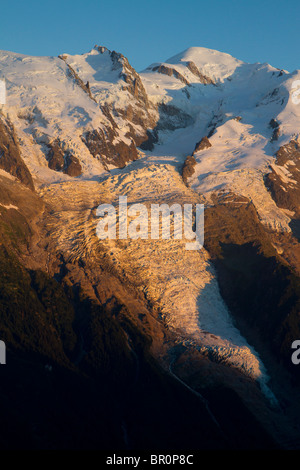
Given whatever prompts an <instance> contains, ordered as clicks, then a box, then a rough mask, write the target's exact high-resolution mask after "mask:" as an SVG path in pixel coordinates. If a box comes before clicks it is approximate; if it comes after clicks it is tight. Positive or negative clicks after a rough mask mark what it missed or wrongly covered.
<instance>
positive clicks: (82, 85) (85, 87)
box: [58, 55, 96, 102]
mask: <svg viewBox="0 0 300 470" xmlns="http://www.w3.org/2000/svg"><path fill="white" fill-rule="evenodd" d="M58 57H59V58H60V59H62V60H63V61H64V62H65V63H66V65H67V67H68V71H69V76H70V77H71V78H72V79H73V80H74V81H75V83H76V84H77V85H78V86H79V87H80V88H81V89H82V90H83V91H84V92H85V93H87V94H88V95H89V97H90V98H91V99H92V100H93V101H95V102H96V100H95V98H94V97H93V95H92V93H91V90H90V85H89V82H87V83H86V84H85V83H84V82H83V81H82V80H81V78H80V77H79V76H78V74H77V73H76V72H75V70H74V69H73V68H72V67H71V65H70V64H68V63H67V61H66V59H67V58H66V56H65V55H59V56H58Z"/></svg>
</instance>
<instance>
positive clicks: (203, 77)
mask: <svg viewBox="0 0 300 470" xmlns="http://www.w3.org/2000/svg"><path fill="white" fill-rule="evenodd" d="M186 66H187V68H188V69H189V70H190V71H191V72H192V73H193V74H194V75H195V76H196V77H198V78H199V80H200V82H201V83H204V85H208V84H210V85H215V82H214V81H213V80H212V79H211V78H209V77H207V76H206V75H204V74H203V73H201V72H200V70H199V69H198V67H197V66H196V65H195V64H194V62H192V61H189V62H187V63H186Z"/></svg>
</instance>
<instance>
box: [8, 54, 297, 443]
mask: <svg viewBox="0 0 300 470" xmlns="http://www.w3.org/2000/svg"><path fill="white" fill-rule="evenodd" d="M0 79H4V80H5V83H6V95H7V99H6V104H4V105H2V106H1V107H0V168H1V169H2V170H1V174H0V190H1V191H0V208H1V217H2V224H3V227H2V226H0V228H1V227H2V229H3V237H4V239H5V246H6V245H7V250H8V251H9V252H12V253H14V254H16V253H17V254H18V258H19V260H20V262H21V265H22V266H23V268H24V269H26V270H28V272H30V273H31V274H30V275H31V276H32V272H33V271H37V270H41V271H43V272H44V273H46V274H47V276H49V277H50V279H56V280H58V281H59V283H60V284H61V285H62V286H63V287H64V288H65V290H66V291H67V290H68V289H73V290H76V289H77V288H79V287H80V289H81V291H82V292H83V294H84V296H85V297H86V298H87V299H88V302H91V303H95V304H96V305H98V306H99V308H100V307H101V308H103V309H104V310H105V312H106V314H108V315H110V314H112V316H113V322H116V325H118V328H120V331H122V334H121V333H120V335H121V336H122V335H123V336H122V340H120V339H118V341H120V344H121V345H122V348H123V347H124V348H125V349H124V350H126V351H127V353H126V354H129V355H132V357H133V362H134V363H135V362H137V364H138V366H137V371H139V361H140V360H141V359H140V356H139V354H140V353H139V352H138V351H139V350H138V347H139V346H138V341H139V340H137V339H136V338H138V335H141V338H143V341H144V343H145V344H147V348H149V351H150V352H151V355H152V356H151V357H154V358H155V360H156V361H157V363H158V364H159V365H160V367H162V368H163V369H164V371H167V373H168V374H170V375H171V376H172V377H173V379H174V378H175V380H177V382H180V383H181V384H182V383H183V384H185V386H187V388H188V389H189V390H190V389H191V388H192V389H193V390H195V389H197V390H198V392H199V390H202V388H203V389H204V390H205V388H206V387H207V389H209V387H211V386H219V385H220V384H222V386H226V387H228V388H230V390H233V391H234V392H235V393H237V394H238V396H239V397H240V398H241V400H242V401H243V403H246V406H247V407H248V408H249V409H250V410H251V412H252V413H254V415H255V416H256V418H257V419H259V420H260V421H261V424H262V426H263V427H264V428H267V430H268V432H270V433H271V434H272V433H273V434H272V436H273V437H274V438H275V440H277V439H279V440H280V439H281V438H282V436H279V434H280V432H279V431H278V429H277V428H276V429H275V430H274V429H273V426H272V423H273V421H274V420H275V421H276V419H279V420H281V419H283V417H282V416H281V415H280V403H281V399H282V395H281V393H282V392H281V389H280V384H281V382H280V381H281V380H282V376H281V375H280V374H281V369H280V367H283V370H284V371H285V372H286V371H288V373H290V364H289V360H290V343H291V341H292V340H293V339H297V335H298V333H299V334H300V325H299V322H298V320H297V318H298V313H299V287H298V286H299V277H298V276H299V273H300V252H299V243H298V240H299V217H300V209H299V196H300V195H299V168H300V166H299V165H300V163H299V161H300V160H299V155H300V150H299V145H300V140H299V135H300V134H299V133H300V105H299V104H297V99H295V97H296V96H297V81H298V80H300V72H298V71H295V72H293V73H289V72H287V71H284V70H278V69H276V68H274V67H272V66H271V65H269V64H260V63H256V64H247V63H245V62H243V61H241V60H238V59H235V58H233V57H232V56H230V55H229V54H225V53H222V52H218V51H214V50H211V49H205V48H201V47H192V48H189V49H187V50H186V51H184V52H182V53H180V54H177V55H175V56H173V57H172V58H170V59H168V60H166V61H165V62H163V63H155V64H152V65H150V66H149V67H147V68H146V69H145V70H144V71H142V72H140V73H138V72H137V71H136V70H134V68H133V67H132V66H131V65H130V64H129V62H128V60H127V59H126V58H125V57H124V56H123V55H122V54H120V53H117V52H115V51H109V50H108V49H106V48H105V47H100V46H95V47H94V48H93V49H92V50H91V51H90V52H87V53H85V54H81V55H70V54H67V53H63V54H61V55H60V56H59V57H31V56H24V55H21V54H16V53H12V52H6V51H2V52H0ZM8 188H13V189H8ZM120 195H126V196H127V197H128V200H129V201H130V203H138V202H140V203H143V204H146V205H147V206H148V207H150V206H151V204H152V203H168V204H171V203H180V204H184V203H193V204H197V203H199V202H201V203H204V205H205V245H204V248H203V249H202V250H200V251H199V252H188V251H186V250H185V244H184V242H183V240H180V241H176V240H163V241H154V242H153V241H151V240H103V241H101V242H99V240H98V238H97V237H96V226H97V221H98V219H97V215H96V208H97V206H98V205H99V204H100V203H102V202H110V203H111V202H113V203H117V201H118V197H119V196H120ZM29 205H30V207H31V209H32V206H34V207H35V210H33V211H32V210H31V209H30V210H28V207H27V206H29ZM13 219H14V220H16V221H17V223H16V225H17V233H18V237H19V238H18V237H17V241H16V240H15V238H14V237H10V235H9V233H10V230H9V229H8V228H7V227H9V228H10V227H11V226H13V225H12V224H13ZM13 227H14V226H13ZM2 229H1V230H2ZM13 230H15V227H14V228H13ZM21 247H22V248H21ZM31 287H32V288H33V287H34V288H36V284H35V283H34V281H32V283H31ZM80 295H81V294H80ZM79 297H80V296H79ZM82 315H83V314H82V312H80V315H79V317H80V321H79V323H80V325H81V323H82V324H83V330H82V331H81V332H80V333H79V334H78V338H77V339H78V344H77V348H79V353H78V354H77V359H76V361H75V362H74V361H73V365H74V364H75V365H76V367H77V366H78V367H80V364H81V362H83V363H84V361H85V359H83V358H84V355H88V354H89V351H90V354H91V357H92V358H95V357H98V356H97V354H98V353H99V355H100V356H101V354H102V353H103V351H102V352H101V353H100V352H99V351H98V350H97V351H96V353H95V350H93V347H96V346H93V344H94V343H93V341H92V340H91V339H90V338H88V333H87V331H90V330H88V329H87V326H86V324H85V320H82V318H83V319H84V315H83V316H82ZM55 318H56V317H55ZM109 318H110V317H109ZM54 323H55V322H54ZM113 325H114V326H113V327H112V329H111V330H110V331H115V330H114V328H115V323H113ZM128 325H131V326H130V327H129V326H128ZM88 328H90V326H89V327H88ZM3 331H6V330H5V328H3ZM118 331H119V330H118ZM133 331H134V332H135V333H133ZM136 332H137V333H136ZM26 334H27V333H26ZM135 334H136V335H137V336H136V337H135ZM131 336H133V337H135V339H136V341H137V343H136V344H135V343H134V342H133V341H132V338H131ZM82 338H83V339H82ZM87 338H88V339H87ZM7 341H8V342H9V336H8V337H7ZM49 341H50V340H49ZM82 342H83V343H84V344H82ZM25 343H26V342H25ZM25 343H24V344H25ZM118 344H119V343H118ZM124 344H125V345H126V347H125V346H124ZM39 347H41V346H39ZM88 348H90V349H88ZM86 350H88V352H86ZM128 351H129V352H128ZM47 354H49V352H47ZM57 354H58V353H57ZM59 354H63V353H59ZM103 354H104V353H103ZM126 354H125V353H124V357H125V356H126ZM100 356H99V357H100ZM60 357H62V356H60ZM61 360H62V359H61ZM64 360H66V361H67V359H64ZM68 360H69V358H68ZM93 360H94V359H93ZM91 361H92V360H91ZM92 362H93V361H92ZM278 364H280V365H278ZM75 365H74V367H75ZM278 368H279V369H280V374H279V378H278V377H277V378H276V373H277V371H278V370H279V369H278ZM285 372H284V373H285ZM138 373H139V372H138ZM138 373H137V374H138ZM197 374H199V377H201V380H202V382H201V384H200V385H199V383H198V378H197V377H198V376H197ZM276 380H277V381H276ZM249 387H250V390H251V393H249ZM198 395H199V393H198ZM198 398H199V397H198ZM266 402H267V405H266ZM202 404H203V403H202ZM269 407H271V409H272V411H271V412H270V409H269ZM261 409H263V410H267V411H266V415H267V417H266V416H265V415H264V414H263V413H261ZM272 413H275V418H274V416H273V415H272V416H271V414H272ZM276 413H279V414H276ZM294 413H295V409H294V408H293V406H291V408H290V410H289V412H288V418H286V417H285V418H284V419H287V420H288V424H287V425H286V426H287V429H289V430H291V429H292V424H291V422H290V421H289V420H291V421H293V414H294ZM272 420H273V421H272ZM270 423H271V424H270ZM122 426H123V425H122ZM276 432H277V434H276ZM289 432H291V431H288V432H287V435H289ZM287 435H286V436H285V439H287Z"/></svg>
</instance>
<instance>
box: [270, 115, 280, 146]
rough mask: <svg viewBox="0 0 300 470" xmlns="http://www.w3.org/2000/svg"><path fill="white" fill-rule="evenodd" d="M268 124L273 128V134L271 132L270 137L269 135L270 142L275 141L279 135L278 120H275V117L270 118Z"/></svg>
mask: <svg viewBox="0 0 300 470" xmlns="http://www.w3.org/2000/svg"><path fill="white" fill-rule="evenodd" d="M269 126H270V127H271V128H272V129H273V134H272V137H271V142H275V141H276V140H278V137H279V135H280V127H279V124H278V122H277V121H276V120H275V119H273V118H272V119H271V121H270V122H269Z"/></svg>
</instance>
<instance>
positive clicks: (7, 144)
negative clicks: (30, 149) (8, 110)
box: [0, 116, 34, 190]
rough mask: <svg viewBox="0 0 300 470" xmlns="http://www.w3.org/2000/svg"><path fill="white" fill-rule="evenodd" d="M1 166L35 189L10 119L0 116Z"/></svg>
mask: <svg viewBox="0 0 300 470" xmlns="http://www.w3.org/2000/svg"><path fill="white" fill-rule="evenodd" d="M0 168H2V169H3V170H5V171H7V172H8V173H10V174H11V175H12V176H15V177H16V178H17V179H18V180H20V181H21V183H23V184H24V185H25V186H27V187H28V188H30V189H32V190H34V184H33V180H32V176H31V173H30V171H29V169H28V168H27V165H26V164H25V162H24V161H23V159H22V157H21V151H20V147H19V143H18V138H17V135H16V133H15V129H14V126H13V124H12V123H11V121H10V120H9V119H5V118H4V117H2V116H0Z"/></svg>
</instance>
